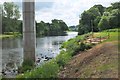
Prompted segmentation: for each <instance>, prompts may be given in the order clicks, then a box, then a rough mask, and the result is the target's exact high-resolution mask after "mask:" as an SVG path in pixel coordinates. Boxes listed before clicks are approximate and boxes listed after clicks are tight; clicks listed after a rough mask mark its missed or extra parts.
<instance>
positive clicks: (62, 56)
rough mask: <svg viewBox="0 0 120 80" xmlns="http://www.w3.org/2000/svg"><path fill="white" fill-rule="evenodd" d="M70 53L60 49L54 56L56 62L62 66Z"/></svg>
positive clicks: (68, 58)
mask: <svg viewBox="0 0 120 80" xmlns="http://www.w3.org/2000/svg"><path fill="white" fill-rule="evenodd" d="M70 58H71V55H69V54H68V53H66V52H65V51H61V52H60V54H59V55H58V56H57V57H56V62H57V64H58V65H59V67H64V65H65V64H66V63H67V62H68V61H69V60H70Z"/></svg>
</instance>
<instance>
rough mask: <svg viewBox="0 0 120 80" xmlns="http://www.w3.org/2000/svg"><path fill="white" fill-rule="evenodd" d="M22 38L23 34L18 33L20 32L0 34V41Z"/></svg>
mask: <svg viewBox="0 0 120 80" xmlns="http://www.w3.org/2000/svg"><path fill="white" fill-rule="evenodd" d="M20 36H22V34H20V33H18V32H14V33H13V32H9V33H5V34H0V39H5V38H16V37H20Z"/></svg>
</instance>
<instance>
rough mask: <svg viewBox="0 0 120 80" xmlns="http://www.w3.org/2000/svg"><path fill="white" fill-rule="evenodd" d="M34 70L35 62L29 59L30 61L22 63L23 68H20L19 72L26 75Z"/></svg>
mask: <svg viewBox="0 0 120 80" xmlns="http://www.w3.org/2000/svg"><path fill="white" fill-rule="evenodd" d="M33 68H34V62H33V61H32V60H30V59H28V60H25V61H24V62H23V63H22V66H21V67H19V68H18V72H19V73H24V72H26V71H30V70H31V69H33Z"/></svg>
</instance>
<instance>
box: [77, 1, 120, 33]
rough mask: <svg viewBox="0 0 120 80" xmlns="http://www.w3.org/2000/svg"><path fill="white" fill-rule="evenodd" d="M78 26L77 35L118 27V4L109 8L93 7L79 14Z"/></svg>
mask: <svg viewBox="0 0 120 80" xmlns="http://www.w3.org/2000/svg"><path fill="white" fill-rule="evenodd" d="M78 26H79V28H78V34H79V35H81V34H84V33H88V32H91V31H93V32H97V31H102V30H106V29H112V28H118V27H120V2H115V3H111V6H109V7H103V6H102V5H94V6H93V7H91V8H90V9H89V10H87V11H84V12H83V13H82V14H81V16H80V20H79V25H78Z"/></svg>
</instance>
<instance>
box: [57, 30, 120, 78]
mask: <svg viewBox="0 0 120 80" xmlns="http://www.w3.org/2000/svg"><path fill="white" fill-rule="evenodd" d="M108 34H109V36H108V38H107V39H106V40H104V41H103V42H102V43H99V44H97V45H96V46H94V47H93V48H91V49H89V50H86V51H83V52H78V54H77V55H75V56H73V57H72V58H71V60H70V61H69V62H68V63H67V64H66V65H65V66H64V68H63V69H61V70H60V72H59V73H58V77H59V78H118V47H119V45H120V43H119V40H118V37H119V35H118V34H119V32H117V30H115V29H111V30H109V31H104V32H98V33H94V37H103V38H104V37H105V36H107V35H108ZM119 48H120V47H119Z"/></svg>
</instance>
